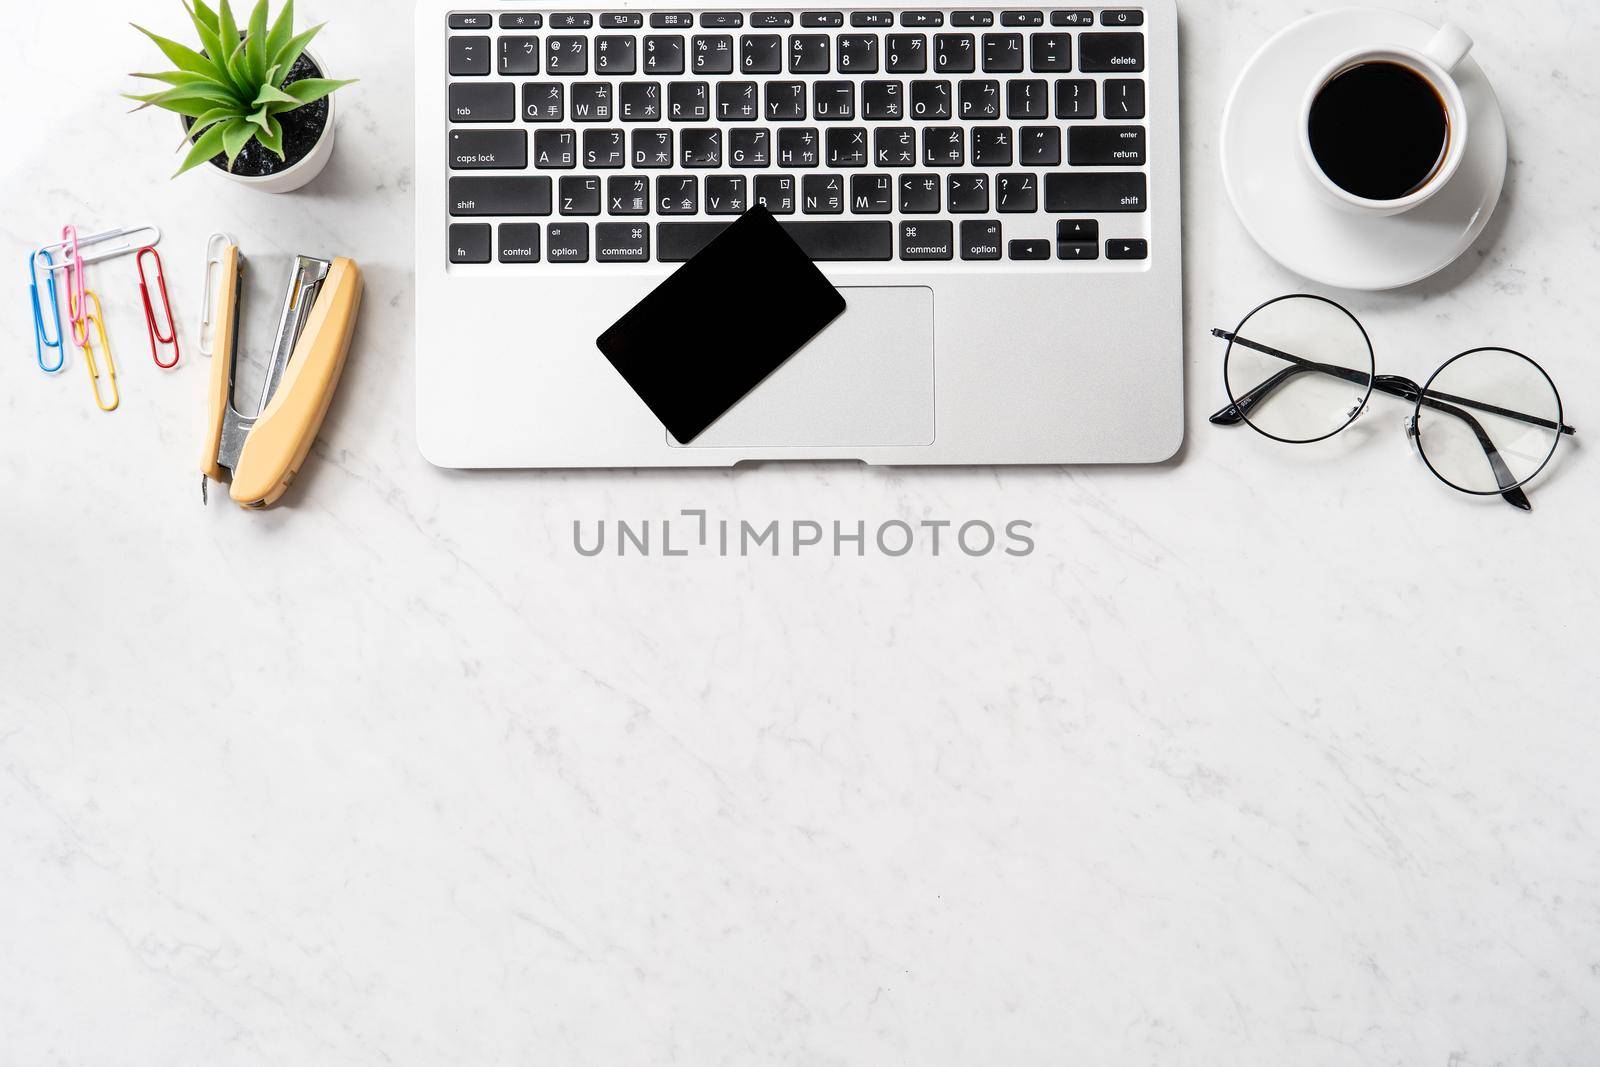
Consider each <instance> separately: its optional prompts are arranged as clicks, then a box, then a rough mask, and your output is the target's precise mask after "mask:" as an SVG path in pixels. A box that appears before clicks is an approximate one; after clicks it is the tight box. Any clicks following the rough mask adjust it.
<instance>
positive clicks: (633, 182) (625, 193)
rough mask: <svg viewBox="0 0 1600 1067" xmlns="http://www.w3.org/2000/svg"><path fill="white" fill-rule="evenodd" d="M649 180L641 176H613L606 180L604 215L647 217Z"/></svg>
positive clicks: (648, 211)
mask: <svg viewBox="0 0 1600 1067" xmlns="http://www.w3.org/2000/svg"><path fill="white" fill-rule="evenodd" d="M649 213H650V179H649V178H646V177H644V176H643V175H634V174H628V175H624V174H613V175H612V176H611V177H609V178H607V179H606V214H608V215H648V214H649Z"/></svg>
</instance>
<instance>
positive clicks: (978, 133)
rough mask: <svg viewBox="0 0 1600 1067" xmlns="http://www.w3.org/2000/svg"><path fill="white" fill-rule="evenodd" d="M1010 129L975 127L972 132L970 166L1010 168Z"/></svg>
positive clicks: (1005, 127)
mask: <svg viewBox="0 0 1600 1067" xmlns="http://www.w3.org/2000/svg"><path fill="white" fill-rule="evenodd" d="M1011 159H1012V148H1011V127H1010V126H975V127H973V130H972V165H973V166H975V167H1009V166H1011Z"/></svg>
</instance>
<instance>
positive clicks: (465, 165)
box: [450, 130, 528, 170]
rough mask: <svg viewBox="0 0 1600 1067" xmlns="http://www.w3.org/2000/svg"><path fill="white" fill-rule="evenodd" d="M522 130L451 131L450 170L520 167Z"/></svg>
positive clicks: (524, 161) (524, 142)
mask: <svg viewBox="0 0 1600 1067" xmlns="http://www.w3.org/2000/svg"><path fill="white" fill-rule="evenodd" d="M527 166H528V132H527V131H526V130H451V131H450V169H451V170H524V169H526V168H527Z"/></svg>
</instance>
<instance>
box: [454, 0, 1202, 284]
mask: <svg viewBox="0 0 1600 1067" xmlns="http://www.w3.org/2000/svg"><path fill="white" fill-rule="evenodd" d="M1143 24H1144V17H1143V12H1142V11H1140V10H1139V9H1137V8H1126V7H1123V8H1110V9H1102V8H1042V9H1036V8H1028V9H1010V8H1006V9H1001V8H960V9H944V10H931V9H918V10H897V9H888V8H873V9H862V10H854V11H852V10H850V9H848V8H846V9H829V10H801V9H798V8H797V9H794V10H777V9H760V10H750V9H746V10H733V9H719V10H706V11H695V10H671V11H649V10H643V11H625V12H624V11H611V12H607V11H601V10H593V11H565V12H556V13H548V12H543V11H540V12H533V11H520V12H518V11H507V12H494V13H491V12H461V13H457V14H452V15H450V16H449V21H448V26H447V27H441V32H447V33H448V38H449V41H448V47H449V53H448V55H449V77H450V87H449V116H450V122H449V127H448V140H449V145H448V160H449V163H448V166H449V209H448V211H449V216H450V221H449V241H448V257H449V260H450V262H451V263H453V264H463V265H464V264H489V263H496V264H532V263H538V264H544V265H548V266H549V267H550V268H557V267H559V266H560V265H562V264H580V263H595V264H606V263H611V264H623V263H635V264H637V263H652V262H657V263H677V262H682V261H683V260H686V259H688V258H690V257H691V256H693V255H694V254H695V252H697V251H698V250H699V249H700V248H702V247H703V246H704V245H705V244H706V243H707V242H708V241H710V240H711V238H712V237H714V236H715V235H716V234H717V233H718V232H720V231H721V229H722V228H723V227H724V226H726V225H727V224H728V223H729V222H731V221H732V220H733V218H735V217H737V216H738V215H740V214H742V213H743V212H744V211H745V210H747V209H748V208H749V207H750V206H752V205H754V204H762V205H765V207H766V208H767V209H768V210H769V211H771V212H772V213H773V214H774V215H775V216H777V218H778V219H779V221H780V222H782V223H783V225H784V226H785V228H786V229H787V230H788V232H789V233H790V235H791V236H792V237H794V238H795V240H796V241H797V242H798V243H799V244H800V246H801V247H802V248H803V249H804V250H805V251H806V252H807V254H808V255H810V256H811V258H813V259H815V260H818V261H823V262H848V261H861V262H880V263H881V262H915V263H918V264H925V263H926V264H938V263H952V264H954V263H967V264H976V263H984V262H995V261H1002V262H1006V263H1008V264H1016V265H1022V264H1051V263H1059V262H1061V261H1072V262H1079V263H1084V262H1089V263H1091V264H1092V265H1094V266H1100V267H1108V266H1112V265H1125V264H1123V261H1130V260H1131V261H1138V260H1144V259H1147V258H1148V257H1149V256H1150V254H1151V249H1150V243H1149V225H1148V218H1149V216H1148V206H1149V205H1148V199H1149V190H1148V170H1149V160H1148V158H1147V157H1148V154H1149V153H1148V151H1147V146H1146V126H1145V123H1146V120H1147V118H1148V116H1147V114H1146V92H1145V78H1144V72H1145V69H1146V55H1145V34H1144V32H1143V30H1142V27H1143ZM1163 162H1164V164H1170V165H1172V166H1176V163H1177V161H1176V159H1174V160H1171V161H1163Z"/></svg>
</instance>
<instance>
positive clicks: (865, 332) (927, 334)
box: [667, 286, 933, 448]
mask: <svg viewBox="0 0 1600 1067" xmlns="http://www.w3.org/2000/svg"><path fill="white" fill-rule="evenodd" d="M839 292H840V293H841V294H843V296H844V299H845V305H846V307H845V312H844V314H843V315H840V316H839V317H838V318H837V319H835V320H834V321H833V323H832V324H831V325H830V326H828V328H827V329H825V330H823V331H822V332H821V333H819V334H818V335H817V336H816V337H814V338H812V339H811V343H810V344H808V345H806V346H805V347H804V348H802V349H801V350H800V351H798V352H796V353H795V354H794V355H793V356H791V357H790V358H789V360H788V361H787V362H786V363H784V364H783V366H781V367H779V368H778V369H777V370H775V371H773V372H772V374H770V375H769V376H768V377H767V378H766V380H765V381H763V382H762V383H761V384H760V385H758V386H756V387H755V388H754V389H753V390H751V391H750V393H749V394H747V395H746V396H745V398H744V399H743V400H741V401H739V402H738V403H737V404H735V405H734V406H733V407H732V408H730V409H729V410H728V412H727V413H726V414H725V415H723V416H722V418H720V419H718V420H717V421H716V422H714V423H712V424H711V425H710V426H709V427H707V429H706V431H705V432H704V433H702V434H701V435H700V436H698V437H696V438H695V439H694V441H693V443H692V444H689V445H679V444H678V443H677V442H676V441H674V440H673V439H672V435H671V434H668V435H667V443H668V444H670V445H672V446H673V447H675V448H730V447H738V448H763V447H781V446H785V445H799V446H804V447H810V448H819V447H828V446H846V447H848V446H854V445H859V446H863V447H866V446H876V447H883V446H895V445H901V446H907V445H929V444H932V443H933V290H932V289H928V288H925V287H921V286H893V287H887V286H885V287H878V286H841V287H840V288H839Z"/></svg>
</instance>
